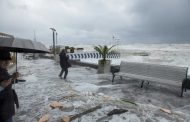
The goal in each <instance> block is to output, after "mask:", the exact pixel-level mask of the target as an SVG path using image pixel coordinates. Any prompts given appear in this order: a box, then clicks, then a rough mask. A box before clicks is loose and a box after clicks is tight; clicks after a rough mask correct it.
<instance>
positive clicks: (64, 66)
mask: <svg viewBox="0 0 190 122" xmlns="http://www.w3.org/2000/svg"><path fill="white" fill-rule="evenodd" d="M59 58H60V66H61V72H60V74H59V77H60V78H61V79H62V75H63V72H65V74H64V77H63V78H64V79H66V78H67V74H68V68H69V67H71V64H70V63H69V57H68V56H67V55H66V52H65V50H64V49H63V50H62V51H61V53H60V54H59Z"/></svg>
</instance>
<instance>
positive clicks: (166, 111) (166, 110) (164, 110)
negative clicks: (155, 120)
mask: <svg viewBox="0 0 190 122" xmlns="http://www.w3.org/2000/svg"><path fill="white" fill-rule="evenodd" d="M160 110H161V111H163V112H165V113H168V114H172V112H171V110H169V109H165V108H160Z"/></svg>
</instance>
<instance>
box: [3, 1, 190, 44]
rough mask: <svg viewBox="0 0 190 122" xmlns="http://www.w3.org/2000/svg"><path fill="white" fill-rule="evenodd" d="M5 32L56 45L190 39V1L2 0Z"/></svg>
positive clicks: (169, 41)
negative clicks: (114, 39) (55, 38)
mask: <svg viewBox="0 0 190 122" xmlns="http://www.w3.org/2000/svg"><path fill="white" fill-rule="evenodd" d="M0 11H2V12H1V13H0V16H1V18H2V19H1V20H0V27H1V30H0V31H2V32H7V33H10V34H12V33H13V34H14V35H16V36H21V37H26V38H31V39H33V31H34V30H36V35H37V36H38V37H37V38H38V39H39V40H41V41H43V42H45V43H47V44H51V43H52V32H51V30H50V29H49V28H50V27H54V28H56V30H57V32H58V39H59V40H60V43H62V44H64V43H65V42H68V43H74V44H77V43H78V44H80V43H84V42H85V43H89V44H90V43H91V44H96V43H106V44H108V43H109V42H110V41H111V40H112V36H113V35H115V36H117V37H118V38H119V39H120V42H121V43H122V44H123V43H133V42H139V43H146V42H147V43H158V42H160V43H167V42H168V43H176V42H178V43H179V42H183V43H184V42H189V41H190V40H189V39H190V34H189V33H190V23H189V22H190V15H189V13H190V1H189V0H165V1H164V0H109V2H108V1H106V0H95V1H89V0H80V1H79V0H72V1H71V0H33V1H24V0H7V1H6V0H2V1H0Z"/></svg>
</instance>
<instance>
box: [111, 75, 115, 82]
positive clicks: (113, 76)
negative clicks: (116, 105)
mask: <svg viewBox="0 0 190 122" xmlns="http://www.w3.org/2000/svg"><path fill="white" fill-rule="evenodd" d="M114 78H115V75H114V73H113V74H112V84H113V82H114Z"/></svg>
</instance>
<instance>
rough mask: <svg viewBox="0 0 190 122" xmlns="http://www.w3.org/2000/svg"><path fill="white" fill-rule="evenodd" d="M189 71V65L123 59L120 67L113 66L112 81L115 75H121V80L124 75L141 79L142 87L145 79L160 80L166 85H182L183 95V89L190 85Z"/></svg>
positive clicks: (148, 80)
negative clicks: (180, 65) (159, 63)
mask: <svg viewBox="0 0 190 122" xmlns="http://www.w3.org/2000/svg"><path fill="white" fill-rule="evenodd" d="M187 72H188V67H177V66H168V65H158V64H149V63H136V62H124V61H122V62H121V64H120V66H119V69H118V67H116V69H114V68H112V75H113V77H112V83H113V82H114V78H115V76H120V78H121V80H122V77H123V76H124V77H128V78H132V79H137V80H141V81H142V83H141V88H142V87H143V84H144V82H145V81H147V82H148V84H149V82H159V83H161V84H166V85H174V86H180V87H181V90H182V91H181V96H183V91H184V90H185V91H186V89H187V88H189V87H190V86H189V85H190V83H189V80H188V79H187ZM188 84H189V85H188Z"/></svg>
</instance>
